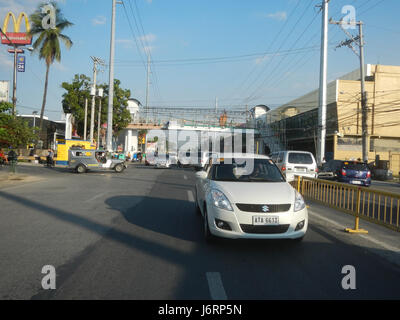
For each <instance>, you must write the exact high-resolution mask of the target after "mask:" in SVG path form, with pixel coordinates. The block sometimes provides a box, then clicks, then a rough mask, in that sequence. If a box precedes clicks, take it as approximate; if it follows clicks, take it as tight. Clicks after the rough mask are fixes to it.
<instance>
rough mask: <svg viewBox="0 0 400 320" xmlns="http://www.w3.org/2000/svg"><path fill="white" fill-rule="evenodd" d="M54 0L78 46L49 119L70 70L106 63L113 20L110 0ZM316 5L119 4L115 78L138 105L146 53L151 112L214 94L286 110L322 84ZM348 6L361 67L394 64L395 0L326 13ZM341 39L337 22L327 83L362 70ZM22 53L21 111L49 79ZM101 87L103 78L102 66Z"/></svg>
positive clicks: (61, 71)
mask: <svg viewBox="0 0 400 320" xmlns="http://www.w3.org/2000/svg"><path fill="white" fill-rule="evenodd" d="M58 2H59V4H60V7H61V8H62V10H63V12H64V15H65V17H66V18H67V19H68V20H70V21H71V22H73V23H74V26H73V27H71V28H69V29H66V30H65V34H67V35H68V36H69V37H70V38H71V39H72V40H73V42H74V45H73V47H72V48H71V49H70V50H66V49H65V48H63V53H62V62H61V64H55V65H53V66H52V68H51V71H50V84H49V92H48V97H47V105H46V115H47V116H49V118H50V119H55V120H56V119H59V118H60V116H61V111H62V108H61V99H62V94H63V92H64V90H63V89H62V88H61V87H60V85H61V83H62V82H63V81H71V80H72V78H73V76H74V74H76V73H84V74H86V75H89V76H91V75H92V63H91V59H90V56H96V57H99V58H102V59H104V60H105V61H106V63H107V64H108V62H109V41H110V40H109V39H110V19H111V0H62V1H58ZM320 2H321V1H320V0H281V1H272V0H268V1H267V0H251V1H249V0H201V1H200V0H152V1H150V0H136V1H135V0H125V1H124V3H125V9H124V6H123V5H117V14H116V16H117V24H116V56H115V59H116V65H115V77H116V78H118V79H120V80H121V82H122V87H123V88H127V89H130V90H131V92H132V97H133V98H136V99H138V100H140V101H141V102H142V103H143V104H144V102H145V87H146V70H145V61H144V60H145V59H146V53H145V50H150V52H151V57H152V60H154V64H152V74H151V86H150V103H149V104H150V105H151V106H198V107H211V106H213V104H214V101H215V97H218V103H219V106H221V108H222V107H224V108H230V107H231V108H243V109H244V108H245V105H248V106H249V107H252V106H254V105H256V104H259V103H262V104H266V105H270V106H277V105H279V104H283V103H285V102H288V101H289V100H291V99H293V98H296V97H298V96H300V95H302V94H305V93H307V92H309V91H311V90H313V89H315V88H317V87H318V81H319V80H318V79H319V45H320V28H321V15H320V14H319V13H318V8H316V7H315V6H316V5H318V4H320ZM37 3H38V1H35V0H0V20H1V21H2V20H3V17H4V16H5V13H6V12H7V11H9V10H11V11H14V12H15V13H16V14H18V13H19V12H20V11H21V10H23V11H25V12H27V13H28V14H29V13H31V12H32V11H33V10H34V9H35V7H36V5H37ZM344 5H353V6H354V7H355V8H356V14H357V20H360V19H361V20H363V21H364V23H365V30H364V31H365V41H366V48H365V55H366V57H365V61H366V63H378V62H379V63H380V64H388V65H400V62H399V54H398V52H400V44H399V42H398V41H397V40H396V39H399V35H400V22H399V20H398V12H400V1H398V0H383V1H382V0H354V1H351V0H331V1H330V12H329V16H330V17H333V18H334V19H337V20H338V19H340V17H341V16H342V14H341V8H342V7H343V6H344ZM125 10H126V11H125ZM132 11H133V12H134V13H135V14H136V23H135V20H134V19H133V15H132ZM137 13H139V14H137ZM126 15H128V17H129V21H130V24H131V26H132V29H133V32H132V30H131V28H130V26H129V23H128V19H127V16H126ZM136 24H137V25H138V27H139V31H140V32H138V30H137V28H136ZM142 27H143V28H142ZM278 35H279V36H278ZM345 38H346V36H345V34H344V33H343V32H342V31H341V30H340V29H339V27H338V26H335V25H331V26H330V27H329V42H330V43H331V47H330V49H329V68H328V79H329V80H333V79H335V78H336V77H338V76H340V75H342V74H345V73H347V72H349V71H352V70H354V69H356V68H357V67H358V58H357V57H356V56H355V55H354V53H353V52H351V50H350V49H348V48H341V49H337V50H334V45H335V44H337V43H339V42H340V41H341V40H344V39H345ZM143 47H146V48H143ZM299 48H300V49H301V50H300V51H293V50H294V49H299ZM265 53H267V54H265ZM26 56H27V62H26V72H25V73H18V92H17V97H18V103H17V106H18V111H19V113H22V114H27V113H29V114H30V113H32V111H33V110H37V111H40V107H41V103H42V95H43V86H44V75H45V66H44V62H43V61H39V59H38V57H37V56H36V55H31V54H30V53H29V52H28V53H26ZM171 60H172V61H171ZM0 80H10V81H11V80H12V57H11V55H10V54H8V53H7V47H6V46H4V45H0ZM98 81H99V82H102V83H103V82H108V69H107V67H105V68H104V72H101V73H100V74H99V76H98Z"/></svg>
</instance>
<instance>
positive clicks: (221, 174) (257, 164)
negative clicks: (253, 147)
mask: <svg viewBox="0 0 400 320" xmlns="http://www.w3.org/2000/svg"><path fill="white" fill-rule="evenodd" d="M229 160H231V159H229ZM251 162H253V166H251ZM211 175H212V178H211V179H212V180H215V181H235V182H283V181H285V179H284V178H283V176H282V174H281V172H280V171H279V169H278V167H277V166H276V165H275V164H274V163H273V161H272V160H269V159H251V158H247V159H233V160H231V161H229V162H228V161H220V163H218V164H214V165H213V166H212V173H211Z"/></svg>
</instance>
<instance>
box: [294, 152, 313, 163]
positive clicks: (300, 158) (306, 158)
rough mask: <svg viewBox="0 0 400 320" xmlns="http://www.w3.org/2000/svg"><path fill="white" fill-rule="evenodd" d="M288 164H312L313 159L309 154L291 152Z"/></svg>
mask: <svg viewBox="0 0 400 320" xmlns="http://www.w3.org/2000/svg"><path fill="white" fill-rule="evenodd" d="M288 162H289V163H298V164H312V163H313V159H312V157H311V155H310V154H309V153H302V152H290V153H289V159H288Z"/></svg>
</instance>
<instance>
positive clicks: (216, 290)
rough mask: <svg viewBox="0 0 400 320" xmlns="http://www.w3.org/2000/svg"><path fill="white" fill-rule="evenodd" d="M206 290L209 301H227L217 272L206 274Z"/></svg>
mask: <svg viewBox="0 0 400 320" xmlns="http://www.w3.org/2000/svg"><path fill="white" fill-rule="evenodd" d="M206 276H207V282H208V288H209V290H210V295H211V299H213V300H227V299H228V298H227V296H226V293H225V289H224V286H223V285H222V280H221V275H220V273H219V272H207V273H206Z"/></svg>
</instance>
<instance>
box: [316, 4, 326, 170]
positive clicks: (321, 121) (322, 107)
mask: <svg viewBox="0 0 400 320" xmlns="http://www.w3.org/2000/svg"><path fill="white" fill-rule="evenodd" d="M328 2H329V0H323V2H322V6H321V9H322V30H321V65H320V79H319V108H318V146H317V163H318V164H322V163H323V160H324V157H325V140H326V90H327V89H326V75H327V65H328Z"/></svg>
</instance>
